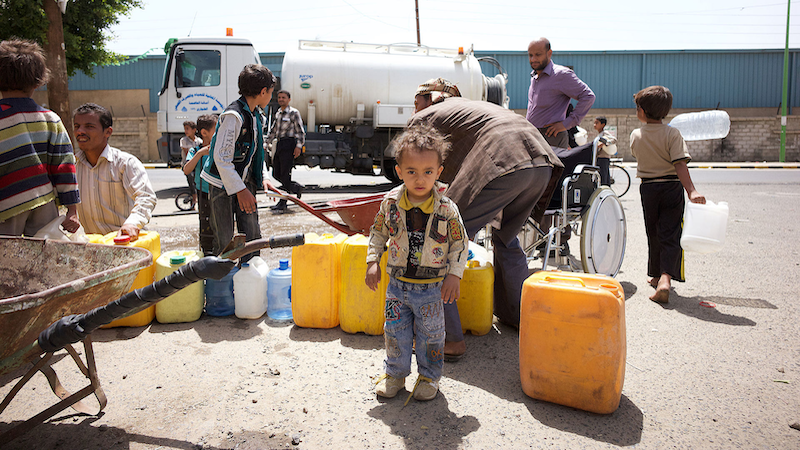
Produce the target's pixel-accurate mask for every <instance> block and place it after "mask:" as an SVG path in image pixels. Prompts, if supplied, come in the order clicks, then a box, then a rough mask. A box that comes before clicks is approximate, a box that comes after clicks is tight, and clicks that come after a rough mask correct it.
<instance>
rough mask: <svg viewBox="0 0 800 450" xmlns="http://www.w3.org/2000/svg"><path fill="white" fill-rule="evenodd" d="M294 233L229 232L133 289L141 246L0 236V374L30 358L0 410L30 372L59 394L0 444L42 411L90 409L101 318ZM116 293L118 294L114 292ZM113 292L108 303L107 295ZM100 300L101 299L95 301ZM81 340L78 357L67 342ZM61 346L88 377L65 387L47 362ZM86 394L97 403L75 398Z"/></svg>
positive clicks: (281, 243)
mask: <svg viewBox="0 0 800 450" xmlns="http://www.w3.org/2000/svg"><path fill="white" fill-rule="evenodd" d="M303 242H304V237H303V235H302V234H297V235H291V236H279V237H272V238H268V239H259V240H255V241H250V242H247V243H245V242H244V236H243V235H237V236H235V237H234V239H233V241H231V243H230V244H229V245H228V246H227V247H226V248H225V250H223V252H222V254H221V255H220V256H219V257H216V256H210V257H205V258H202V259H200V260H198V261H193V262H190V263H189V264H186V265H184V266H181V267H180V269H178V270H176V271H175V272H173V273H172V274H170V275H168V276H167V277H165V278H163V279H161V280H159V281H157V282H155V283H153V284H151V285H149V286H145V287H143V288H140V289H136V290H135V291H132V292H128V293H127V294H125V295H122V297H119V295H120V294H122V293H124V292H126V291H127V290H128V289H130V287H131V284H132V283H133V280H134V278H136V274H137V273H138V271H139V270H140V269H141V268H143V267H147V266H149V265H150V264H152V259H153V258H152V255H151V254H150V252H148V251H147V250H144V249H140V248H135V247H117V246H106V245H99V244H85V243H75V242H66V241H51V240H43V239H31V238H17V237H5V236H0V255H3V256H4V257H5V258H4V259H5V261H4V264H3V266H2V267H0V376H2V375H5V374H7V373H10V372H11V371H13V370H14V369H16V368H18V367H20V366H22V365H24V364H31V365H32V367H31V368H30V369H29V370H28V371H27V372H26V373H25V374H24V375H23V376H22V377H21V378H20V379H19V380H18V381H17V383H16V384H15V385H14V387H13V388H12V389H11V391H9V393H8V394H7V395H6V397H5V398H4V399H3V400H2V402H0V414H2V412H3V411H4V410H5V408H6V407H7V406H8V405H9V404H10V403H11V400H12V399H13V398H14V396H15V395H16V394H17V393H18V392H19V391H20V389H22V387H23V386H24V385H25V384H26V383H27V382H28V381H29V380H30V379H31V378H32V377H33V376H34V375H35V374H36V372H42V373H43V374H44V375H45V377H46V378H47V380H48V383H49V384H50V387H51V388H52V390H53V392H54V393H55V394H56V396H57V397H59V398H60V399H61V400H60V401H59V402H58V403H56V404H54V405H53V406H51V407H49V408H47V409H45V410H44V411H42V412H40V413H39V414H36V415H35V416H33V417H31V418H30V419H28V420H26V421H25V422H23V423H21V424H19V425H16V426H15V427H13V428H11V429H9V430H7V431H6V432H5V433H3V434H0V447H2V446H3V445H4V444H6V443H8V442H10V441H12V440H13V439H15V438H16V437H18V436H20V435H22V434H24V433H25V432H27V431H29V430H30V429H32V428H33V427H35V426H36V425H38V424H40V423H42V422H44V421H45V420H47V419H48V418H50V417H52V416H53V415H55V414H58V413H59V412H61V411H63V410H64V409H66V408H69V407H72V408H73V409H75V410H76V411H78V412H81V413H85V414H89V415H96V414H98V413H99V412H100V411H102V410H103V408H104V407H105V406H106V403H107V400H106V396H105V394H104V393H103V390H102V388H101V386H100V381H99V378H98V376H97V371H96V365H95V360H94V351H93V349H92V341H91V333H92V332H93V331H94V330H96V329H97V328H99V327H101V326H102V325H105V324H108V323H111V321H113V320H115V319H118V318H121V317H124V316H127V315H129V314H132V313H135V312H137V311H139V310H141V309H143V308H146V307H148V306H150V305H152V304H153V303H156V302H158V301H160V300H162V299H164V298H166V297H168V296H170V295H172V294H174V293H175V292H177V291H179V290H180V289H183V288H184V287H186V286H189V285H190V284H192V283H194V282H197V281H200V280H202V279H206V278H213V279H217V280H218V279H221V278H222V277H224V276H225V275H227V274H228V272H230V270H231V269H232V268H233V267H234V265H235V261H234V260H236V259H238V258H239V257H241V256H244V255H246V254H249V253H251V252H253V251H256V250H259V249H262V248H278V247H288V246H294V245H302V244H303ZM117 297H119V298H117ZM113 298H117V299H116V300H114V301H112V302H110V303H109V299H113ZM103 305H105V306H103ZM78 342H83V345H84V348H85V360H86V362H85V363H84V362H83V361H82V360H81V359H80V356H79V355H78V353H77V352H76V351H75V349H74V348H73V347H72V344H75V343H78ZM61 349H65V350H66V351H67V353H69V354H70V356H72V359H73V360H74V361H75V363H76V365H77V366H78V368H79V369H80V370H81V372H82V373H83V374H84V376H86V378H88V379H89V384H88V385H87V386H86V387H84V388H82V389H80V390H79V391H77V392H75V393H74V394H72V393H69V392H67V391H66V389H64V388H63V386H62V385H61V383H60V381H59V379H58V376H57V375H56V373H55V371H54V370H53V369H52V368H51V367H50V361H51V358H52V356H53V354H54V353H55V352H57V351H59V350H61ZM92 394H94V395H95V397H96V398H97V400H98V403H99V409H98V408H90V407H88V406H87V405H85V404H84V403H82V402H81V400H82V399H84V398H86V397H88V396H89V395H92Z"/></svg>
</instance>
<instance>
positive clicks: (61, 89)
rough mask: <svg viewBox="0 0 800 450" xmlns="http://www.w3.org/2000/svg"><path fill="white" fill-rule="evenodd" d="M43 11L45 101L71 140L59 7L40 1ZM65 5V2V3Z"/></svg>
mask: <svg viewBox="0 0 800 450" xmlns="http://www.w3.org/2000/svg"><path fill="white" fill-rule="evenodd" d="M42 6H43V7H44V12H45V14H46V15H47V20H48V21H49V22H50V25H49V26H48V27H47V45H46V47H45V49H44V50H45V54H46V55H47V68H48V69H50V81H48V82H47V102H48V103H49V105H48V106H49V107H50V109H51V110H52V111H53V112H54V113H56V114H58V116H59V117H61V122H62V123H63V124H64V127H66V129H67V132H68V133H69V137H70V139H71V140H72V142H73V143H74V142H75V137H74V136H73V135H72V113H71V111H70V109H69V79H68V78H67V57H66V54H65V52H64V26H63V24H62V21H61V9H60V8H59V5H58V3H56V0H44V1H43V2H42ZM65 6H66V4H65Z"/></svg>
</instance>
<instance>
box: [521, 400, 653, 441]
mask: <svg viewBox="0 0 800 450" xmlns="http://www.w3.org/2000/svg"><path fill="white" fill-rule="evenodd" d="M525 404H526V406H527V407H528V410H529V411H530V412H531V415H532V416H533V417H534V418H536V420H538V421H539V422H541V423H542V424H543V425H546V426H548V427H550V428H555V429H557V430H561V431H566V432H567V433H573V434H578V435H581V436H585V437H588V438H590V439H594V440H595V441H599V442H607V443H609V444H613V445H617V446H620V447H626V446H629V445H634V444H637V443H639V441H641V439H642V426H643V421H644V414H642V410H640V409H639V407H637V406H636V405H635V404H634V403H633V402H632V401H630V399H628V397H626V396H624V395H623V396H622V398H621V399H620V402H619V408H618V409H617V410H616V411H614V412H613V413H611V414H606V415H602V414H594V413H590V412H586V411H581V410H578V409H574V408H570V407H567V406H561V405H556V404H553V403H547V402H542V401H536V400H533V399H528V400H526V402H525Z"/></svg>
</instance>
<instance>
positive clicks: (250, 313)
mask: <svg viewBox="0 0 800 450" xmlns="http://www.w3.org/2000/svg"><path fill="white" fill-rule="evenodd" d="M267 273H269V268H268V267H267V263H266V262H264V260H263V259H261V257H259V256H256V257H253V259H251V260H250V261H248V262H246V263H243V264H242V268H241V269H240V270H239V271H238V272H236V275H234V276H233V291H234V292H235V293H236V295H234V297H233V300H234V305H235V309H234V314H236V317H238V318H240V319H258V318H259V317H261V316H263V315H264V313H265V312H266V311H267Z"/></svg>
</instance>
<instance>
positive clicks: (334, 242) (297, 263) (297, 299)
mask: <svg viewBox="0 0 800 450" xmlns="http://www.w3.org/2000/svg"><path fill="white" fill-rule="evenodd" d="M345 240H347V236H346V235H344V234H339V235H337V236H334V235H332V234H323V235H322V236H317V235H315V234H313V233H309V234H307V235H306V239H305V244H303V245H300V246H297V247H293V248H292V316H293V319H294V323H295V325H297V326H299V327H304V328H333V327H336V326H339V298H340V292H341V282H342V276H341V265H340V259H341V252H342V244H344V241H345ZM270 317H272V316H270Z"/></svg>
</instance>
